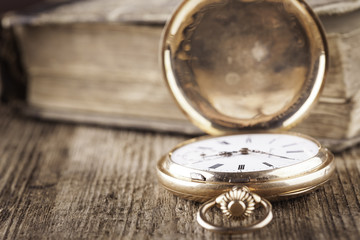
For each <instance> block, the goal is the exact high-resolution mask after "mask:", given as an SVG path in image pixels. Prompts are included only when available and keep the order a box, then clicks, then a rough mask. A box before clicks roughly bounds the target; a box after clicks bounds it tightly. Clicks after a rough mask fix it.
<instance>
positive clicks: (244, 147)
mask: <svg viewBox="0 0 360 240" xmlns="http://www.w3.org/2000/svg"><path fill="white" fill-rule="evenodd" d="M319 148H320V146H319V144H318V143H317V142H316V141H314V140H310V138H304V137H300V136H297V135H290V134H268V133H257V134H240V135H230V136H222V137H213V138H205V139H202V140H198V141H195V142H192V143H189V144H186V145H184V146H182V147H180V148H177V149H176V150H175V151H173V152H172V154H171V156H170V159H171V161H172V162H174V163H176V164H179V165H182V166H185V167H188V168H192V169H196V170H201V171H210V172H255V171H266V170H273V169H278V168H282V167H287V166H291V165H294V164H297V163H300V162H303V161H306V160H308V159H309V158H312V157H314V156H315V155H316V154H317V153H318V152H319Z"/></svg>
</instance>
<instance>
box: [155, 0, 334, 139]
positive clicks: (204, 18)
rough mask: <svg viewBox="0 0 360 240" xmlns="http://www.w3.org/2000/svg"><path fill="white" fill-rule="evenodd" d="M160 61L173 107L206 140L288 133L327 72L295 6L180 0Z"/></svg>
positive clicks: (317, 32)
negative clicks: (258, 132)
mask: <svg viewBox="0 0 360 240" xmlns="http://www.w3.org/2000/svg"><path fill="white" fill-rule="evenodd" d="M161 59H162V67H163V74H164V76H165V79H166V82H167V83H168V86H169V88H170V90H171V92H172V94H173V96H174V97H175V99H176V102H177V103H178V104H179V106H180V108H181V109H182V110H183V111H184V113H185V114H186V115H187V116H188V117H189V119H190V120H191V121H192V122H193V123H194V124H195V125H196V126H198V127H199V128H200V129H202V130H203V131H205V132H206V133H208V134H212V135H219V134H226V133H233V132H236V131H242V130H244V129H247V130H251V129H257V130H259V129H267V130H269V129H281V130H284V129H289V128H290V127H292V126H294V125H295V124H296V123H298V122H299V121H301V120H302V119H303V118H304V117H305V116H306V115H307V113H308V111H309V109H311V107H313V105H314V104H315V102H316V100H317V99H318V97H319V93H320V91H321V89H322V88H323V84H324V81H323V79H324V76H325V72H326V69H327V65H328V61H327V59H328V54H327V45H326V39H325V34H324V32H323V30H322V28H321V26H320V23H319V21H318V19H317V18H316V16H315V15H314V13H313V12H312V11H311V9H310V8H309V7H308V5H306V4H305V2H303V1H302V0H187V1H186V0H185V1H183V2H182V3H181V5H180V6H179V8H178V9H177V10H176V11H175V13H174V14H173V15H172V17H171V19H170V20H169V22H168V24H167V26H166V28H165V31H164V35H163V44H162V51H161Z"/></svg>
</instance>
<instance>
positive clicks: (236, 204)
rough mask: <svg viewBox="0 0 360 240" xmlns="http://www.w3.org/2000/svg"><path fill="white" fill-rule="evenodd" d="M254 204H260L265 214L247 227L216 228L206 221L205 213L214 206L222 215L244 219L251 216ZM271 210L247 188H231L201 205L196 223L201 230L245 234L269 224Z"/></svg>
mask: <svg viewBox="0 0 360 240" xmlns="http://www.w3.org/2000/svg"><path fill="white" fill-rule="evenodd" d="M255 204H261V205H262V206H263V207H264V208H265V214H264V216H263V217H261V218H260V219H259V220H257V221H255V222H254V223H251V224H250V225H247V226H239V227H224V226H217V225H215V224H213V223H211V222H209V221H208V220H207V219H206V212H207V211H209V210H210V209H211V208H212V207H214V206H218V207H220V209H221V210H222V212H223V214H224V215H225V216H227V217H235V218H239V217H240V218H246V217H249V216H250V215H251V214H253V211H254V210H255ZM271 210H272V206H271V204H270V202H269V201H267V200H266V199H262V198H261V197H260V196H258V195H256V194H254V193H251V192H250V190H249V189H248V188H247V187H241V188H239V187H233V189H231V190H230V191H228V192H226V193H224V194H222V195H220V196H219V197H217V198H216V199H215V200H210V201H208V202H206V203H205V204H203V205H202V206H201V207H200V209H199V211H198V214H197V221H198V223H199V224H200V225H201V226H202V227H203V228H205V229H207V230H210V231H214V232H218V233H227V234H229V233H231V234H239V233H246V232H251V231H254V230H257V229H260V228H263V227H265V226H266V225H267V224H269V223H270V221H271V220H272V218H273V215H272V211H271Z"/></svg>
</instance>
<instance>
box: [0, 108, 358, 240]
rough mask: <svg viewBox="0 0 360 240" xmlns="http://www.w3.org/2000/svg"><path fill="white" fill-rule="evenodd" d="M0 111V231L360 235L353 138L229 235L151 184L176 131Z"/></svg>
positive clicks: (15, 235) (56, 235)
mask: <svg viewBox="0 0 360 240" xmlns="http://www.w3.org/2000/svg"><path fill="white" fill-rule="evenodd" d="M0 116H1V117H0V136H1V137H0V238H2V239H29V238H34V239H43V238H50V239H63V238H69V239H94V238H105V239H114V238H122V239H232V238H240V239H268V238H269V239H334V238H336V239H359V238H360V233H359V231H360V148H353V149H351V150H348V151H346V152H344V153H342V154H340V155H337V173H336V176H335V177H334V178H333V179H332V180H331V181H330V182H329V183H328V184H326V185H325V186H324V187H322V188H320V189H319V190H317V191H316V192H314V193H312V194H309V195H307V196H303V197H299V198H296V199H292V200H287V201H282V202H277V203H274V204H273V207H274V220H273V221H272V223H271V224H270V225H269V226H268V227H266V228H265V229H263V230H261V231H257V232H255V233H250V234H245V235H242V236H236V237H230V236H221V235H216V234H213V233H210V232H207V231H204V230H203V229H202V228H201V227H199V226H198V225H197V223H196V219H195V217H196V211H197V209H198V207H199V204H197V203H194V202H191V201H187V200H183V199H180V198H178V197H175V196H172V195H171V194H169V193H168V192H166V191H165V190H163V189H162V188H161V187H160V186H159V185H158V184H157V180H156V177H155V165H156V161H157V160H158V159H159V158H160V157H161V156H162V155H163V154H164V153H166V152H167V151H168V150H170V149H171V148H172V147H173V146H174V145H175V144H176V143H178V142H180V141H182V140H184V137H183V136H178V135H167V134H158V133H151V132H136V131H130V130H119V129H111V128H99V127H94V126H81V125H70V124H59V123H58V124H57V123H51V122H40V121H36V120H31V119H25V118H22V117H20V116H17V115H16V114H14V113H12V112H11V111H10V110H9V108H7V107H4V106H2V107H0ZM212 216H214V215H212ZM214 217H215V219H220V218H219V217H218V216H216V215H215V216H214Z"/></svg>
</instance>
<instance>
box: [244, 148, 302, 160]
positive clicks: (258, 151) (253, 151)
mask: <svg viewBox="0 0 360 240" xmlns="http://www.w3.org/2000/svg"><path fill="white" fill-rule="evenodd" d="M239 152H242V153H243V152H252V153H259V154H265V155H269V156H274V157H278V158H284V159H289V160H297V159H295V158H289V157H285V156H280V155H276V154H273V153H268V152H264V151H260V150H253V149H248V148H242V149H241V150H240V151H239Z"/></svg>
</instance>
